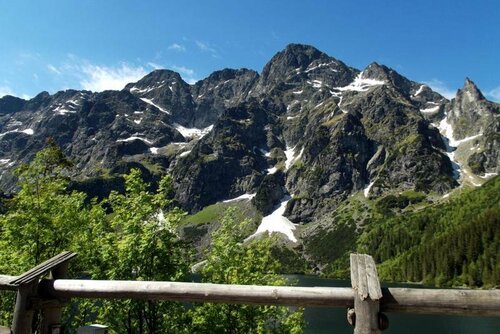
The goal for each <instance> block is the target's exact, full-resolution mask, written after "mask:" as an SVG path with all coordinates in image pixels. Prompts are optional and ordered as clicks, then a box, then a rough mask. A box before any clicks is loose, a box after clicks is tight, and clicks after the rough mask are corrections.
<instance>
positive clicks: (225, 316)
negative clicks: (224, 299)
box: [191, 209, 303, 333]
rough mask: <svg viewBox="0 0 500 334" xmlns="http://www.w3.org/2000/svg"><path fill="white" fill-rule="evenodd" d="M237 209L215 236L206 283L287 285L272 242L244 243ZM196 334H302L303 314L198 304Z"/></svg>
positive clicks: (229, 212)
mask: <svg viewBox="0 0 500 334" xmlns="http://www.w3.org/2000/svg"><path fill="white" fill-rule="evenodd" d="M236 216H237V213H236V210H235V209H228V210H227V212H226V214H225V215H224V217H223V219H222V220H221V225H220V227H219V229H218V230H217V231H216V232H215V233H214V235H213V236H212V248H211V250H210V252H209V253H208V254H207V263H206V265H205V267H204V268H203V270H202V280H203V281H204V282H210V283H221V284H260V285H284V284H285V283H286V280H285V279H284V278H283V277H281V276H280V275H278V274H277V273H278V270H279V265H278V263H277V262H276V261H275V260H274V259H273V258H272V254H271V251H270V241H269V240H268V239H261V240H257V241H254V242H251V243H249V244H242V243H240V241H241V240H242V239H243V237H244V235H245V233H244V232H243V231H244V230H245V225H246V224H249V222H248V221H244V222H243V223H237V221H236ZM192 318H193V327H192V328H191V332H192V333H301V332H302V326H303V320H302V311H301V310H298V311H296V312H292V311H291V310H290V309H288V308H286V307H276V306H259V307H257V306H250V305H231V304H210V303H205V304H203V305H197V306H196V307H195V308H194V310H193V311H192Z"/></svg>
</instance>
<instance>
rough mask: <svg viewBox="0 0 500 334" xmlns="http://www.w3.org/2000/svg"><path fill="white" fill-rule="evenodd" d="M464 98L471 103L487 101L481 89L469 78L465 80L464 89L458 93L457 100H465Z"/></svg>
mask: <svg viewBox="0 0 500 334" xmlns="http://www.w3.org/2000/svg"><path fill="white" fill-rule="evenodd" d="M464 96H465V97H467V99H469V100H471V101H474V100H475V101H478V100H485V97H484V95H483V94H482V93H481V91H480V90H479V88H478V87H477V86H476V84H475V83H474V82H473V81H472V80H471V79H469V78H468V77H466V78H465V82H464V85H463V87H462V88H461V89H459V90H458V91H457V98H463V97H464Z"/></svg>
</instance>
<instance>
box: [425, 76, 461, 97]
mask: <svg viewBox="0 0 500 334" xmlns="http://www.w3.org/2000/svg"><path fill="white" fill-rule="evenodd" d="M424 84H426V85H427V86H429V87H431V88H432V90H434V91H436V92H438V93H439V94H441V95H443V96H444V97H446V98H447V99H448V100H451V99H452V98H454V97H455V95H456V94H457V91H456V90H453V89H450V88H449V87H448V86H447V85H446V84H445V83H444V82H442V81H441V80H438V79H432V80H430V81H424Z"/></svg>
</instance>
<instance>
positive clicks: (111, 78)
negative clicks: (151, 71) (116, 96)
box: [80, 63, 147, 92]
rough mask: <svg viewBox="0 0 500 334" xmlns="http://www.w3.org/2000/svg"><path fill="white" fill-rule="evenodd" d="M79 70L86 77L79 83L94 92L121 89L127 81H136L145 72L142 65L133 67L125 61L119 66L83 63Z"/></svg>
mask: <svg viewBox="0 0 500 334" xmlns="http://www.w3.org/2000/svg"><path fill="white" fill-rule="evenodd" d="M81 71H82V73H83V74H84V75H85V76H86V77H85V78H84V79H82V80H81V81H80V85H81V86H82V88H83V89H87V90H91V91H94V92H101V91H103V90H108V89H113V90H119V89H122V88H123V87H125V85H126V84H127V83H129V82H136V81H138V80H139V79H141V78H142V77H144V76H145V75H146V74H147V72H146V71H145V70H144V68H143V67H142V66H138V67H134V66H131V65H129V64H127V63H122V64H121V66H119V67H107V66H99V65H93V64H85V65H83V66H81Z"/></svg>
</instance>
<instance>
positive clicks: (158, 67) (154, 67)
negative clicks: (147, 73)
mask: <svg viewBox="0 0 500 334" xmlns="http://www.w3.org/2000/svg"><path fill="white" fill-rule="evenodd" d="M148 66H149V67H151V68H153V69H154V70H161V69H163V68H165V66H162V65H160V64H157V63H153V62H151V61H150V62H149V63H148Z"/></svg>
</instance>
